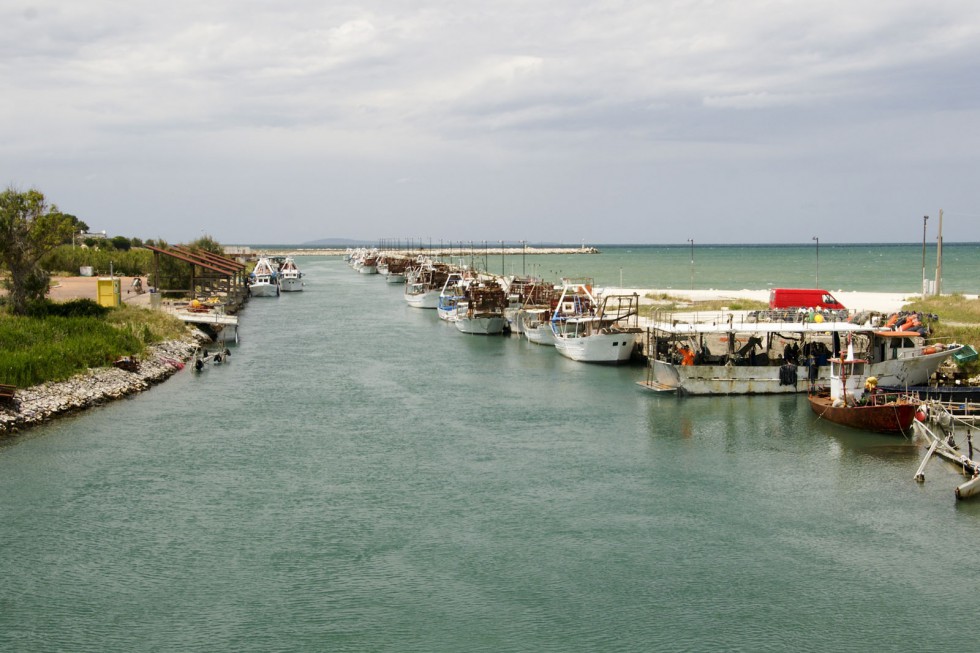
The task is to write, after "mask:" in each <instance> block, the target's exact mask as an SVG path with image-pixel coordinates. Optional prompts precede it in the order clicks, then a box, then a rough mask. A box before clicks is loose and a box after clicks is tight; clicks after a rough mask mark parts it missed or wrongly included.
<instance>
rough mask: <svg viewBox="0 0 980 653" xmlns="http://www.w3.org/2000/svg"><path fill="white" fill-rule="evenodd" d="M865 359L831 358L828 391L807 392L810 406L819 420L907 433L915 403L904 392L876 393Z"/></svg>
mask: <svg viewBox="0 0 980 653" xmlns="http://www.w3.org/2000/svg"><path fill="white" fill-rule="evenodd" d="M867 368H868V361H866V360H863V359H860V358H854V352H853V350H852V349H851V348H850V347H849V348H848V355H847V357H846V358H844V357H841V358H839V359H834V360H831V361H830V391H829V392H827V393H820V394H810V395H808V396H807V400H808V401H809V403H810V408H811V409H812V410H813V412H814V413H816V414H817V416H818V417H819V418H821V419H825V420H827V421H829V422H834V423H835V424H840V425H842V426H849V427H851V428H856V429H862V430H865V431H874V432H877V433H907V432H908V431H909V429H911V427H912V421H913V420H914V419H915V412H916V410H917V408H918V402H917V401H915V400H914V398H912V397H910V396H909V395H905V394H897V393H885V392H878V390H877V387H876V386H877V379H875V378H874V377H869V376H868V374H867Z"/></svg>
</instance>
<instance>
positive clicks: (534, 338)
mask: <svg viewBox="0 0 980 653" xmlns="http://www.w3.org/2000/svg"><path fill="white" fill-rule="evenodd" d="M517 319H518V322H519V323H520V324H521V328H522V333H523V334H524V337H526V338H527V340H528V342H533V343H534V344H536V345H544V346H547V347H554V346H555V332H554V331H553V330H552V328H551V309H550V308H528V309H524V310H522V311H521V312H520V313H519V314H518V318H517Z"/></svg>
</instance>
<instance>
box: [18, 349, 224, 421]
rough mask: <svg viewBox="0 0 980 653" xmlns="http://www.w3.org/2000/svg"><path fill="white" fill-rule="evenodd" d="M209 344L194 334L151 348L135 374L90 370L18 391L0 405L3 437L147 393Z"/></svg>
mask: <svg viewBox="0 0 980 653" xmlns="http://www.w3.org/2000/svg"><path fill="white" fill-rule="evenodd" d="M209 341H210V338H208V336H206V335H205V334H203V333H201V332H195V333H194V334H193V335H191V336H188V337H187V338H186V339H183V340H169V341H166V342H162V343H159V344H156V345H151V346H150V347H148V348H147V350H146V353H145V354H144V355H143V356H142V357H140V359H139V369H138V370H137V371H135V372H127V371H125V370H121V369H117V368H115V367H103V368H91V369H89V370H88V371H87V372H84V373H82V374H77V375H75V376H73V377H72V378H70V379H68V380H66V381H57V382H50V383H42V384H40V385H36V386H32V387H30V388H21V389H18V390H17V393H16V396H15V398H14V401H13V403H12V404H9V403H8V404H0V437H3V436H7V435H11V434H14V433H17V432H18V431H20V430H22V429H25V428H29V427H32V426H37V425H38V424H42V423H44V422H46V421H48V420H51V419H53V418H55V417H58V416H60V415H66V414H70V413H74V412H77V411H80V410H84V409H86V408H91V407H92V406H98V405H101V404H104V403H106V402H108V401H112V400H114V399H121V398H123V397H126V396H128V395H131V394H134V393H136V392H142V391H143V390H147V389H149V388H150V387H151V386H153V385H155V384H157V383H160V382H161V381H164V380H166V379H167V378H169V377H170V376H172V375H173V374H174V373H176V372H177V371H178V370H180V369H182V368H183V367H184V363H185V362H187V361H188V360H189V359H190V358H191V356H193V355H194V352H195V350H197V348H198V347H200V346H201V345H202V344H203V343H204V342H209Z"/></svg>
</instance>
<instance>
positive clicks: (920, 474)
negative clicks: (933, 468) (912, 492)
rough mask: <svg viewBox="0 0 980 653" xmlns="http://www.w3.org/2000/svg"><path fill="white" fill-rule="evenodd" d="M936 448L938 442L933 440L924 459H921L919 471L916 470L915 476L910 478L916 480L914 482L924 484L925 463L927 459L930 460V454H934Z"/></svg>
mask: <svg viewBox="0 0 980 653" xmlns="http://www.w3.org/2000/svg"><path fill="white" fill-rule="evenodd" d="M937 446H939V440H933V441H932V446H931V447H929V453H927V454H926V457H925V458H923V459H922V464H921V465H919V469H917V470H916V472H915V476H913V477H912V478H914V479H915V480H916V482H918V483H923V482H925V480H926V476H925V473H924V472H925V469H926V463H927V462H929V459H930V458H932V454H934V453H936V447H937Z"/></svg>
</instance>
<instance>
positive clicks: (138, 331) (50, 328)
mask: <svg viewBox="0 0 980 653" xmlns="http://www.w3.org/2000/svg"><path fill="white" fill-rule="evenodd" d="M184 332H185V328H184V326H183V324H182V323H181V322H180V321H179V320H176V319H175V318H172V317H170V316H168V315H166V314H163V313H160V312H159V311H151V310H148V309H140V308H135V307H131V306H125V307H121V308H118V309H113V310H111V311H110V312H109V313H108V315H106V317H104V318H99V317H61V316H54V315H48V316H45V317H20V316H13V315H9V314H6V313H0V383H5V384H10V385H16V386H18V387H28V386H32V385H37V384H39V383H44V382H45V381H63V380H65V379H67V378H69V377H71V376H72V375H74V374H78V373H79V372H82V371H84V370H86V369H87V368H89V367H104V366H107V365H110V364H111V363H112V362H113V361H114V360H116V359H117V358H119V357H120V356H128V355H134V354H135V355H139V354H142V353H143V351H144V349H145V347H146V345H148V344H152V343H154V342H160V341H162V340H167V339H172V338H178V337H180V335H182V334H183V333H184Z"/></svg>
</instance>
